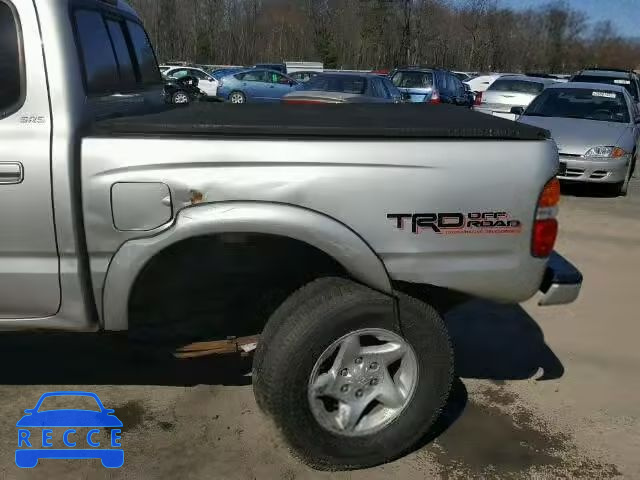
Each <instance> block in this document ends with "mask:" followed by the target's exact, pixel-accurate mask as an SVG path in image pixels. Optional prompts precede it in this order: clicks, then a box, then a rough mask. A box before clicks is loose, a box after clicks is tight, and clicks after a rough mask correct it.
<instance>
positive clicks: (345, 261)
mask: <svg viewBox="0 0 640 480" xmlns="http://www.w3.org/2000/svg"><path fill="white" fill-rule="evenodd" d="M235 233H238V234H240V233H252V234H267V235H273V236H280V237H285V238H290V239H293V240H297V241H300V242H302V243H305V244H307V245H309V246H311V247H314V248H315V249H317V250H319V251H321V252H323V253H325V254H326V255H328V256H329V257H331V258H332V259H333V260H335V262H336V263H338V264H339V265H341V266H342V267H343V268H344V270H345V271H346V272H347V273H348V274H349V275H350V276H351V277H352V278H353V279H354V280H356V281H358V282H360V283H362V284H364V285H366V286H368V287H370V288H373V289H375V290H378V291H381V292H384V293H387V294H392V293H393V287H392V284H391V279H390V277H389V274H388V272H387V270H386V268H385V266H384V263H383V262H382V260H381V259H380V258H379V257H378V256H377V254H376V253H375V251H374V250H373V249H372V248H371V246H370V245H369V244H368V243H367V242H366V241H365V240H364V239H363V238H362V237H360V236H359V235H358V234H357V233H356V232H354V231H353V230H352V229H350V228H349V227H348V226H346V225H345V224H343V223H341V222H340V221H338V220H336V219H334V218H332V217H329V216H327V215H324V214H322V213H320V212H317V211H314V210H310V209H307V208H304V207H299V206H294V205H289V204H279V203H270V202H222V203H216V204H207V205H199V206H195V207H190V208H187V209H185V210H182V211H181V212H180V213H179V214H178V215H177V218H176V221H175V222H174V225H173V226H172V227H171V228H170V229H169V230H167V231H166V232H164V233H161V234H159V235H156V236H154V237H147V238H142V239H136V240H131V241H128V242H126V243H124V244H123V245H122V246H121V247H120V249H119V250H118V252H117V253H116V254H115V255H114V257H113V259H112V261H111V263H110V265H109V268H108V270H107V275H106V278H105V283H104V289H103V302H102V305H103V308H102V319H101V320H102V322H101V323H102V327H103V328H104V329H105V330H110V331H121V330H127V328H128V325H129V311H128V305H129V299H130V295H131V293H132V290H133V288H134V286H135V284H136V280H137V279H138V276H139V275H140V274H141V272H142V271H143V269H144V267H145V266H146V265H147V264H148V263H149V262H150V261H151V260H153V259H154V258H156V256H158V255H160V254H161V253H162V252H164V251H166V250H167V249H168V248H169V247H171V246H174V245H176V244H177V243H180V242H182V241H185V240H189V239H194V238H198V237H204V236H215V235H219V234H235Z"/></svg>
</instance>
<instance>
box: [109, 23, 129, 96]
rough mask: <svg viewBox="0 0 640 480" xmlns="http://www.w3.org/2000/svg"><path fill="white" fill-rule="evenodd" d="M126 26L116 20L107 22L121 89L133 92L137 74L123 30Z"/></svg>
mask: <svg viewBox="0 0 640 480" xmlns="http://www.w3.org/2000/svg"><path fill="white" fill-rule="evenodd" d="M123 27H124V25H123V24H122V23H121V22H118V21H116V20H107V28H108V29H109V34H110V35H111V42H112V44H113V51H114V52H115V54H116V60H117V62H118V68H119V70H120V87H121V88H123V89H125V90H133V89H134V88H135V87H136V72H135V70H134V68H133V61H132V60H131V53H130V52H129V47H128V45H127V41H126V40H125V37H124V31H123V30H122V29H123Z"/></svg>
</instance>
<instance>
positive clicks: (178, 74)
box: [169, 68, 189, 79]
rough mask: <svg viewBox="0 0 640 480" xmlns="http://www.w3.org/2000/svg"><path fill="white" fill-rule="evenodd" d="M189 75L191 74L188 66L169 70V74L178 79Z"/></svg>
mask: <svg viewBox="0 0 640 480" xmlns="http://www.w3.org/2000/svg"><path fill="white" fill-rule="evenodd" d="M187 75H189V72H188V70H187V69H186V68H178V69H177V70H171V71H170V72H169V76H170V77H171V78H176V79H177V78H182V77H186V76H187Z"/></svg>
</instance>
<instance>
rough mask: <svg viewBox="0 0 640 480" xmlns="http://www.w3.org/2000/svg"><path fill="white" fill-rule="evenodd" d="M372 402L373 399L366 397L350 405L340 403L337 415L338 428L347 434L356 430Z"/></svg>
mask: <svg viewBox="0 0 640 480" xmlns="http://www.w3.org/2000/svg"><path fill="white" fill-rule="evenodd" d="M371 401H372V398H370V397H369V398H367V397H364V398H363V399H361V400H359V401H354V402H349V403H348V404H347V403H344V402H340V406H339V407H338V411H337V415H336V422H337V423H338V427H339V428H341V429H342V430H345V431H347V432H352V431H353V430H355V428H356V427H357V426H358V422H359V421H360V418H361V417H362V412H364V410H365V409H366V408H367V406H368V405H369V404H370V403H371Z"/></svg>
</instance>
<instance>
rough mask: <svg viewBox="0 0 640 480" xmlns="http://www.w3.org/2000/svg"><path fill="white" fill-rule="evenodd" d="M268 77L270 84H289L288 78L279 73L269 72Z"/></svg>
mask: <svg viewBox="0 0 640 480" xmlns="http://www.w3.org/2000/svg"><path fill="white" fill-rule="evenodd" d="M267 77H268V80H267V81H268V82H269V83H278V84H280V85H282V84H286V83H288V80H287V77H285V76H284V75H281V74H279V73H274V72H267Z"/></svg>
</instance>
